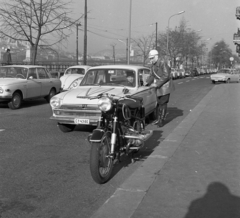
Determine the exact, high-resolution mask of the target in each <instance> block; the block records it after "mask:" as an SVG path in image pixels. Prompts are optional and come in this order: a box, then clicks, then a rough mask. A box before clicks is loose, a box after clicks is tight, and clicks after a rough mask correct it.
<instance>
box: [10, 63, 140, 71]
mask: <svg viewBox="0 0 240 218" xmlns="http://www.w3.org/2000/svg"><path fill="white" fill-rule="evenodd" d="M12 64H17V65H31V64H30V63H29V62H20V61H13V63H12ZM111 64H113V65H114V62H113V60H87V65H89V66H92V67H93V66H99V65H111ZM117 64H119V65H123V64H126V61H115V65H117ZM36 65H41V66H45V67H46V68H47V69H48V70H49V71H65V70H66V69H67V68H68V67H71V66H75V65H76V61H66V60H64V61H61V60H60V61H59V62H58V61H56V60H52V61H36ZM79 65H83V62H82V61H79ZM131 65H139V66H142V65H143V64H142V63H139V62H131Z"/></svg>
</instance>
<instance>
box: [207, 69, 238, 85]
mask: <svg viewBox="0 0 240 218" xmlns="http://www.w3.org/2000/svg"><path fill="white" fill-rule="evenodd" d="M210 78H211V81H212V83H214V84H215V83H216V82H224V83H229V82H239V80H240V74H239V71H237V70H234V69H229V68H226V69H220V70H218V72H217V73H215V74H211V75H210Z"/></svg>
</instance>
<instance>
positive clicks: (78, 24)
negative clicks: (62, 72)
mask: <svg viewBox="0 0 240 218" xmlns="http://www.w3.org/2000/svg"><path fill="white" fill-rule="evenodd" d="M79 26H81V24H80V23H77V24H76V63H77V65H78V27H79Z"/></svg>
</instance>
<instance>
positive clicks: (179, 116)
mask: <svg viewBox="0 0 240 218" xmlns="http://www.w3.org/2000/svg"><path fill="white" fill-rule="evenodd" d="M174 84H175V86H176V90H175V92H173V93H172V95H171V99H170V102H169V114H168V116H167V121H166V122H167V123H166V125H165V126H164V127H163V128H156V127H155V126H152V125H148V126H147V128H148V129H153V130H154V134H153V136H152V137H151V139H150V140H149V143H148V144H147V145H146V146H145V147H144V148H143V149H142V150H141V151H140V152H139V153H138V156H137V161H136V162H135V163H131V160H130V158H128V157H125V158H124V160H123V162H122V163H121V164H119V165H117V167H116V168H115V171H114V173H115V175H114V177H113V178H112V179H111V180H110V181H109V182H108V183H107V184H104V185H98V184H96V183H95V182H94V181H93V180H92V178H91V175H90V172H89V151H90V146H89V144H88V142H87V140H86V138H87V136H88V134H89V133H90V132H91V131H92V130H93V128H91V127H87V126H84V127H78V128H76V129H75V131H74V132H71V133H62V132H61V131H60V130H58V128H57V126H56V122H55V121H52V120H50V119H49V117H50V116H51V108H50V106H49V105H48V104H47V103H46V102H45V100H34V101H28V102H25V103H24V105H23V108H21V109H19V110H10V109H9V108H8V107H7V106H6V105H4V104H0V218H18V217H19V218H69V217H71V218H79V217H81V218H84V217H86V218H87V217H90V216H91V215H92V214H93V213H94V212H95V211H96V210H97V209H98V208H99V207H100V206H101V205H102V204H103V203H104V202H105V201H106V200H107V199H108V198H109V197H110V196H111V195H112V194H113V193H114V191H115V190H116V188H117V187H119V185H120V184H122V183H123V182H124V181H125V180H126V178H128V177H129V176H130V175H131V174H132V173H133V172H134V171H135V170H136V168H137V167H138V166H139V165H140V164H141V163H142V161H144V160H145V159H146V158H147V157H148V155H149V154H151V152H152V151H153V150H154V147H155V146H156V145H157V144H158V143H159V141H161V140H163V139H164V138H165V137H166V136H167V135H168V134H169V133H170V132H171V131H172V130H173V129H174V128H175V127H176V126H177V125H178V123H179V122H181V121H182V120H183V119H184V118H185V117H186V116H187V115H188V113H189V112H190V111H191V110H192V109H193V108H194V107H195V106H196V105H197V104H198V103H199V101H200V100H201V99H202V98H203V97H204V96H205V95H206V94H207V93H208V92H209V90H211V89H212V87H213V85H212V84H211V81H210V79H209V76H201V77H197V78H185V79H181V80H175V81H174Z"/></svg>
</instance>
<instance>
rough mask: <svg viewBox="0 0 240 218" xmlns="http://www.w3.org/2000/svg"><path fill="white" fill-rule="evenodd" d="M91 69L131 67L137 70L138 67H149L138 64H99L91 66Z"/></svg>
mask: <svg viewBox="0 0 240 218" xmlns="http://www.w3.org/2000/svg"><path fill="white" fill-rule="evenodd" d="M93 69H128V70H129V69H132V70H139V69H149V68H148V67H144V66H139V65H101V66H95V67H91V70H93Z"/></svg>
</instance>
